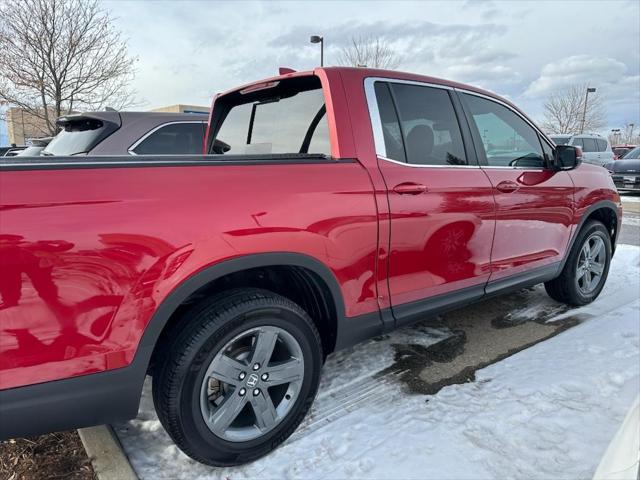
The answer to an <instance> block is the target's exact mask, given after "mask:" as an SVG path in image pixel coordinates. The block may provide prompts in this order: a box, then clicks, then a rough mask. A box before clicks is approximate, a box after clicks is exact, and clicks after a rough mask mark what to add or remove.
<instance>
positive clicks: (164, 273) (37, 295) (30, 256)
mask: <svg viewBox="0 0 640 480" xmlns="http://www.w3.org/2000/svg"><path fill="white" fill-rule="evenodd" d="M251 168H255V169H256V174H255V175H250V174H249V175H248V171H249V170H250V169H251ZM258 172H259V174H257V173H258ZM48 186H49V187H48ZM1 188H2V195H1V197H0V203H1V206H0V208H1V209H2V210H0V212H1V213H0V219H1V225H2V237H0V242H1V243H0V252H1V253H0V255H1V260H0V262H1V265H2V298H3V306H2V309H1V310H0V352H1V353H0V365H1V366H2V371H1V372H0V388H9V387H15V386H19V385H27V384H31V383H37V382H44V381H47V380H54V379H58V378H66V377H71V376H76V375H83V374H87V373H92V372H98V371H102V370H106V369H110V368H118V367H122V366H124V365H127V364H128V363H129V362H130V361H131V360H132V358H133V355H134V353H135V351H136V347H137V345H138V342H139V340H140V338H141V336H142V333H143V332H144V329H145V326H146V325H147V323H148V321H149V319H150V317H151V315H152V314H153V313H154V311H155V308H156V307H157V306H158V305H159V304H160V302H162V300H163V299H164V298H165V297H166V296H167V294H168V293H169V292H171V290H173V289H174V288H175V287H176V286H177V285H178V284H180V283H181V282H182V281H184V280H185V279H186V278H188V277H189V276H191V275H192V274H193V273H195V272H197V271H198V270H200V269H202V268H204V267H206V266H208V265H211V264H213V263H216V262H219V261H221V260H223V259H227V258H232V257H237V256H240V255H245V254H250V253H259V252H281V251H287V252H298V253H304V254H306V255H309V256H312V257H314V258H316V259H318V260H320V261H321V262H322V263H323V264H325V265H326V266H328V267H329V268H330V269H331V271H332V272H333V273H334V275H335V277H336V279H337V280H338V282H339V284H340V285H341V287H342V294H343V297H344V299H345V304H346V312H345V313H346V315H347V316H356V315H360V314H364V313H368V312H371V311H374V310H376V309H377V308H378V306H377V300H376V291H375V281H374V269H375V255H376V243H377V217H376V209H375V204H374V199H373V194H372V188H371V183H370V181H369V179H368V176H367V174H366V172H365V171H364V170H363V168H362V166H360V165H359V164H358V163H340V164H338V163H336V164H333V165H332V164H322V165H263V166H256V167H246V166H213V167H207V166H203V167H177V168H175V167H160V168H153V167H147V168H139V169H137V168H112V169H86V170H58V171H55V170H54V171H24V172H4V173H2V183H1Z"/></svg>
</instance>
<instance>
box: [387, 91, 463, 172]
mask: <svg viewBox="0 0 640 480" xmlns="http://www.w3.org/2000/svg"><path fill="white" fill-rule="evenodd" d="M389 87H390V88H391V91H392V94H393V95H392V96H393V99H394V100H395V107H396V110H397V112H398V116H399V119H400V132H401V134H402V138H403V140H404V148H405V152H406V156H407V161H408V162H409V163H413V164H417V165H443V166H444V165H466V164H467V157H466V154H465V151H464V144H463V142H462V134H461V132H460V126H459V125H458V119H457V117H456V113H455V110H454V109H453V104H452V103H451V99H450V98H449V93H448V92H447V90H444V89H441V88H431V87H422V86H419V85H407V84H402V83H390V84H389Z"/></svg>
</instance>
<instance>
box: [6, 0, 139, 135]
mask: <svg viewBox="0 0 640 480" xmlns="http://www.w3.org/2000/svg"><path fill="white" fill-rule="evenodd" d="M135 62H136V58H133V57H131V56H129V54H128V52H127V46H126V42H125V41H124V39H123V38H122V36H121V35H120V33H119V32H118V31H117V30H116V29H115V28H114V26H113V21H112V18H111V17H110V15H109V14H108V13H107V12H105V11H103V10H102V9H101V8H100V7H99V5H98V0H3V1H2V2H0V99H3V100H5V101H7V102H8V103H9V104H11V105H14V106H17V107H19V108H21V109H23V111H24V112H25V113H26V114H27V116H29V117H32V118H34V119H40V121H41V122H42V124H43V125H44V126H45V128H46V129H48V133H50V134H54V133H55V132H56V127H55V121H56V118H57V117H59V116H60V115H63V114H66V113H69V112H71V111H74V110H78V109H87V110H99V109H101V108H103V107H105V106H107V105H109V106H112V107H114V108H125V107H126V106H130V105H131V104H132V103H133V92H132V91H131V90H130V89H129V84H130V82H131V80H132V79H133V77H134V75H135V70H134V64H135Z"/></svg>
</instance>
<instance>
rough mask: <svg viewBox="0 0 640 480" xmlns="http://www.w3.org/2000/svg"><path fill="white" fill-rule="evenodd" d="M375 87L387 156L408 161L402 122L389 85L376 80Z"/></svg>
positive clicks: (400, 160)
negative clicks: (397, 113)
mask: <svg viewBox="0 0 640 480" xmlns="http://www.w3.org/2000/svg"><path fill="white" fill-rule="evenodd" d="M374 89H375V92H376V100H377V102H378V111H379V112H380V122H381V123H382V136H383V139H384V146H385V156H386V157H387V158H390V159H392V160H398V161H399V162H406V161H407V159H406V157H405V154H404V145H403V142H402V132H401V131H400V123H399V122H398V116H397V115H396V110H395V107H394V106H393V99H392V98H391V91H390V90H389V85H388V84H387V83H383V82H376V83H375V86H374Z"/></svg>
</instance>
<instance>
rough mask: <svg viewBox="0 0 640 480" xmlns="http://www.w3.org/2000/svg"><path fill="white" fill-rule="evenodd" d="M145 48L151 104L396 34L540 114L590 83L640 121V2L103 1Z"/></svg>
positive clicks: (307, 64)
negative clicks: (319, 39) (568, 89)
mask: <svg viewBox="0 0 640 480" xmlns="http://www.w3.org/2000/svg"><path fill="white" fill-rule="evenodd" d="M104 5H105V7H106V8H107V9H108V10H110V11H111V12H112V14H113V15H114V16H115V17H117V24H118V26H119V27H120V28H121V29H122V30H123V32H124V34H125V35H126V36H127V37H128V39H129V47H130V51H131V53H132V54H133V55H136V56H138V58H139V61H138V64H137V65H138V73H137V78H136V81H135V85H134V87H135V89H136V91H137V92H138V97H139V99H140V101H141V102H142V107H143V108H145V109H146V108H153V107H158V106H162V105H168V104H173V103H191V104H198V105H208V104H209V103H210V101H211V98H212V96H213V94H214V93H216V92H218V91H221V90H225V89H227V88H230V87H233V86H235V85H237V84H239V83H245V82H249V81H253V80H256V79H259V78H263V77H266V76H272V75H274V74H276V73H277V69H278V67H279V66H287V67H291V68H294V69H296V70H305V69H310V68H313V67H314V66H317V65H318V64H319V61H320V59H319V57H320V55H319V46H318V45H312V44H310V43H309V36H310V35H312V34H318V35H323V36H324V38H325V64H328V65H331V64H334V63H336V62H337V60H338V56H339V51H340V48H341V47H342V46H344V45H345V44H346V43H348V42H349V40H350V38H351V37H354V36H356V37H357V36H380V37H384V38H385V39H387V40H388V41H389V42H390V43H391V45H392V46H393V48H394V49H395V50H396V51H397V52H398V54H399V56H400V57H401V65H400V69H401V70H405V71H410V72H416V73H422V74H426V75H431V76H439V77H444V78H448V79H452V80H457V81H461V82H464V83H469V84H472V85H477V86H480V87H483V88H486V89H489V90H492V91H494V92H497V93H499V94H501V95H504V96H507V97H508V98H509V99H511V100H513V101H514V102H515V103H516V104H518V105H519V106H520V107H522V108H523V109H524V111H525V112H527V113H528V114H530V115H531V116H533V117H534V118H535V119H537V120H541V118H542V104H543V103H544V99H545V98H546V97H547V96H548V94H549V93H550V92H552V91H554V90H556V89H559V88H561V87H563V86H565V85H568V84H573V83H584V82H588V83H589V85H590V86H593V87H596V88H597V93H596V94H597V95H600V96H602V97H603V99H604V100H605V107H606V111H607V116H608V128H612V127H622V126H624V124H626V123H629V122H632V123H635V124H636V125H640V2H637V1H636V0H624V1H618V2H616V1H599V2H597V1H543V0H538V1H535V2H523V1H487V2H476V1H460V2H454V1H447V2H436V1H421V2H406V3H404V2H396V1H393V2H392V1H388V2H364V1H362V2H359V1H352V2H338V1H331V2H330V1H324V2H320V1H317V2H294V1H289V2H281V3H276V2H258V3H253V2H229V3H222V2H206V1H198V2H182V1H181V2H178V1H166V2H143V1H122V0H119V1H105V2H104Z"/></svg>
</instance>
